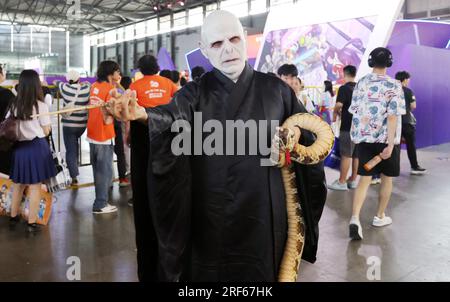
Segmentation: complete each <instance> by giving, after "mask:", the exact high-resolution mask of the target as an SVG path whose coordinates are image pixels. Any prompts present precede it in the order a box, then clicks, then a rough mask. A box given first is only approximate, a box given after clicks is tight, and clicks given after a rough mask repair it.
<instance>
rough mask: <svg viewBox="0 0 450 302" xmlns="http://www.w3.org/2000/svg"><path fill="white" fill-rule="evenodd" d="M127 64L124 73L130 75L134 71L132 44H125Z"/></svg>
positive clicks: (131, 42)
mask: <svg viewBox="0 0 450 302" xmlns="http://www.w3.org/2000/svg"><path fill="white" fill-rule="evenodd" d="M125 60H126V64H127V70H126V73H131V71H132V70H133V69H134V42H133V41H129V42H127V56H126V58H125Z"/></svg>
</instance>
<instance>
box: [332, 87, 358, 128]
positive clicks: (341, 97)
mask: <svg viewBox="0 0 450 302" xmlns="http://www.w3.org/2000/svg"><path fill="white" fill-rule="evenodd" d="M355 86H356V83H355V82H348V83H346V84H344V85H342V86H341V87H340V88H339V91H338V95H337V97H336V102H339V103H342V105H343V106H342V115H341V131H350V128H351V126H352V117H353V115H352V114H351V113H350V112H348V108H350V105H351V104H352V95H353V89H355Z"/></svg>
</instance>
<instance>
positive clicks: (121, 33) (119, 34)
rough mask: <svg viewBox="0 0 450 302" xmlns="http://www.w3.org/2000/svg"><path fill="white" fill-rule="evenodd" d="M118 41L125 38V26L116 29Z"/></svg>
mask: <svg viewBox="0 0 450 302" xmlns="http://www.w3.org/2000/svg"><path fill="white" fill-rule="evenodd" d="M116 39H117V42H122V41H123V40H124V39H125V28H123V27H119V28H118V29H116Z"/></svg>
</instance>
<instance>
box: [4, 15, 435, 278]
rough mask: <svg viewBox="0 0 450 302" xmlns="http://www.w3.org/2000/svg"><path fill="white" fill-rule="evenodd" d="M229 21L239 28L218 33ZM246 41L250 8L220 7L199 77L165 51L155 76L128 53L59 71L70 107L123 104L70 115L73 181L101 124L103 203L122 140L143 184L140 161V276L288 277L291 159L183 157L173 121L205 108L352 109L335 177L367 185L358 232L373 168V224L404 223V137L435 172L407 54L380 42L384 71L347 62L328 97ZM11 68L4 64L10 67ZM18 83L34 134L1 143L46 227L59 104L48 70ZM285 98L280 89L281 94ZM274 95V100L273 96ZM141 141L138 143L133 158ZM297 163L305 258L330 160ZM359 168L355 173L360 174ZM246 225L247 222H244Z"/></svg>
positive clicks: (215, 112) (93, 154)
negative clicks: (88, 75)
mask: <svg viewBox="0 0 450 302" xmlns="http://www.w3.org/2000/svg"><path fill="white" fill-rule="evenodd" d="M219 25H221V26H222V27H225V28H228V29H229V30H228V31H224V32H217V31H216V29H217V28H221V27H220V26H219ZM230 37H231V38H230ZM243 40H244V33H243V29H242V26H241V24H240V22H239V21H238V19H236V18H235V17H234V16H232V15H230V14H229V13H226V12H221V11H219V12H217V13H212V14H211V15H210V17H208V18H206V19H205V23H204V26H203V28H202V44H201V45H202V46H201V49H202V52H203V53H204V54H205V56H206V57H208V59H209V60H210V62H211V63H212V64H213V66H214V67H215V69H214V70H213V71H211V72H207V73H205V70H203V68H201V67H196V68H194V69H193V70H192V81H191V82H189V83H188V82H187V80H186V79H185V78H184V77H181V76H180V73H179V72H177V71H169V70H161V71H160V70H159V66H158V62H157V60H156V58H155V57H153V56H151V55H144V56H143V57H141V58H140V59H139V60H138V63H137V65H138V66H137V67H138V68H139V71H140V72H141V74H142V77H140V79H137V80H136V79H135V80H133V79H131V78H129V77H126V76H122V75H121V70H120V66H119V65H118V64H117V63H116V62H114V61H103V62H101V63H100V65H99V66H98V69H97V79H96V82H95V83H93V84H92V85H91V84H89V83H80V75H79V74H78V73H76V72H75V71H70V72H69V73H68V74H67V81H68V82H67V83H62V82H57V83H55V84H56V85H57V87H58V89H59V91H60V93H61V96H62V98H63V106H64V108H75V107H79V106H86V105H88V104H89V105H102V104H105V103H106V104H107V103H109V102H111V103H110V104H112V105H111V106H101V107H98V108H95V109H90V110H83V111H76V112H72V113H70V114H64V115H63V116H62V125H63V137H64V144H65V147H66V159H67V164H68V168H69V171H70V177H71V179H72V184H73V185H74V186H76V185H77V184H78V175H79V171H78V157H79V154H78V150H79V148H78V142H79V138H80V137H81V136H82V135H83V133H84V131H85V130H86V129H87V140H88V142H89V147H90V160H91V164H92V171H93V176H94V189H95V200H94V201H93V206H92V211H93V213H94V214H110V213H113V212H116V211H117V207H116V206H114V205H112V204H110V203H109V200H110V199H109V187H110V185H111V181H112V178H113V154H114V152H115V153H116V155H117V165H118V172H119V179H120V185H121V186H127V185H129V184H130V180H129V179H128V178H127V177H128V173H129V172H130V173H131V188H132V192H133V201H132V205H133V209H134V219H135V227H136V245H137V248H138V255H137V258H138V270H139V271H138V275H139V278H140V280H143V281H144V280H164V281H179V280H210V281H211V280H248V281H250V280H251V281H257V280H261V281H262V280H265V281H268V280H275V279H276V275H277V274H276V273H277V269H278V267H279V262H280V260H281V258H280V257H281V255H282V251H283V242H284V241H285V240H286V234H285V233H284V232H283V230H284V229H285V228H286V217H285V214H284V213H283V206H282V205H283V204H284V201H282V200H283V198H284V197H283V196H284V194H283V186H282V184H281V177H280V172H279V170H276V169H274V168H271V167H261V166H260V165H259V164H256V162H255V161H254V159H253V158H252V157H250V156H248V157H243V158H242V159H240V160H235V159H234V158H233V159H230V160H228V159H227V160H223V158H222V157H220V156H210V157H208V156H205V155H202V156H200V157H188V156H179V157H174V156H171V154H170V140H171V139H172V137H173V134H171V132H170V126H171V124H172V122H174V121H176V120H179V119H184V120H191V119H192V115H193V114H192V113H193V112H194V111H195V112H196V111H200V112H202V113H203V114H204V118H205V119H212V118H215V119H225V118H229V117H231V118H233V119H234V118H235V119H243V120H249V119H261V118H263V117H264V116H266V117H267V114H279V116H275V115H272V116H271V118H272V119H277V120H279V121H281V122H282V121H283V120H285V119H286V118H287V117H288V116H290V115H292V114H295V113H298V112H311V113H314V114H318V115H319V116H321V117H322V118H323V119H324V120H326V121H327V122H329V123H331V122H336V121H337V120H340V131H339V143H340V156H341V163H340V176H339V179H337V180H336V181H334V182H332V183H331V184H330V185H329V186H328V188H329V189H332V190H348V189H355V194H354V197H353V212H352V215H351V219H350V223H349V236H350V238H351V239H353V240H361V239H363V234H362V227H361V223H360V220H359V213H360V211H361V208H362V206H363V203H364V199H365V197H366V194H367V190H368V187H369V185H370V183H371V181H372V177H373V176H376V175H380V176H381V186H380V198H379V208H378V211H377V213H376V215H375V216H374V219H373V221H372V225H373V226H376V227H381V226H386V225H389V224H391V223H392V219H391V218H390V217H389V216H387V215H386V214H385V210H386V208H387V205H388V203H389V199H390V196H391V192H392V186H393V182H392V179H393V178H394V177H397V176H399V172H400V143H401V137H402V136H403V137H404V139H405V142H406V144H407V151H408V152H407V153H408V158H409V160H410V163H411V169H412V170H411V173H412V174H420V173H424V172H425V171H426V170H425V169H423V168H422V167H421V166H420V165H419V164H418V161H417V155H416V148H415V123H416V121H415V118H414V115H413V114H412V111H413V110H415V108H416V100H415V97H414V94H413V92H412V91H411V89H409V88H408V83H409V79H410V75H409V74H408V73H407V72H406V71H401V72H398V73H397V75H396V77H395V79H392V78H390V77H389V76H388V75H387V74H386V72H387V69H388V68H389V67H391V65H392V60H393V59H392V54H391V53H390V51H389V50H388V49H386V48H377V49H375V50H374V51H373V52H372V53H371V55H370V59H369V66H370V67H372V68H373V72H372V73H370V74H368V75H364V76H363V77H361V79H360V80H359V81H358V82H357V83H356V81H355V78H356V74H357V70H356V67H355V66H351V65H349V66H346V67H345V68H344V78H345V83H344V85H342V86H341V87H340V88H339V90H338V92H337V95H336V97H335V90H334V88H333V85H332V83H331V82H330V81H325V83H324V89H323V94H322V95H321V99H320V101H319V103H317V104H314V102H313V101H312V100H311V99H310V98H309V97H308V94H307V93H306V91H305V87H304V85H303V82H302V80H301V79H300V78H299V76H298V70H297V68H296V66H295V65H292V64H285V65H282V66H281V67H280V68H279V69H278V75H274V74H270V75H267V74H263V73H259V72H256V71H254V70H253V69H252V68H251V67H250V66H249V65H248V63H247V62H246V58H245V55H244V54H245V53H246V52H245V43H243ZM222 49H225V51H222ZM0 77H4V75H3V72H2V70H1V69H0ZM280 79H281V80H280ZM0 82H2V78H0ZM286 84H287V85H286ZM16 90H17V96H14V95H13V94H12V93H11V92H9V90H5V89H1V88H0V100H1V102H0V109H1V112H0V118H1V119H2V120H3V119H5V118H6V117H8V116H9V115H13V116H14V117H16V118H17V119H18V120H19V121H20V122H19V125H20V127H19V133H20V135H19V137H20V138H19V142H18V143H17V144H16V145H15V146H14V148H13V150H12V151H10V152H11V153H12V154H10V155H9V156H10V158H12V160H11V161H10V167H8V166H7V164H9V162H5V163H3V160H4V157H3V156H2V155H1V154H0V160H2V164H1V165H0V166H1V168H2V170H1V171H2V172H4V173H5V174H9V175H10V178H11V180H12V181H13V183H14V195H13V203H12V211H11V218H10V223H11V225H15V224H17V222H18V220H19V218H18V217H19V215H18V214H19V213H18V210H19V203H20V200H21V194H23V191H24V189H25V187H27V186H28V187H29V189H30V192H31V206H30V215H29V220H28V230H29V231H30V232H37V231H38V230H39V226H38V225H37V224H36V211H37V203H38V201H39V199H40V198H39V194H40V193H39V192H40V187H41V184H42V183H43V182H44V181H45V180H47V179H48V178H50V177H52V176H54V175H55V173H56V171H55V166H54V161H53V159H52V155H51V152H50V149H49V145H48V142H47V141H46V140H45V137H46V136H48V135H49V133H50V130H51V120H50V118H49V117H48V116H46V115H41V116H39V117H37V118H36V117H35V118H32V117H31V116H32V115H33V114H36V113H46V112H48V111H49V106H48V105H47V104H46V103H45V99H44V92H43V89H42V86H41V83H40V80H39V75H38V74H37V73H36V72H35V71H32V70H24V71H23V72H22V73H21V75H20V79H19V84H18V86H17V89H16ZM274 99H276V100H277V102H271V101H272V100H274ZM334 99H336V100H335V101H334ZM124 102H125V103H124ZM261 104H263V107H264V106H273V107H264V108H261ZM269 104H270V105H269ZM239 106H241V107H239ZM239 108H240V109H239ZM286 108H289V109H286ZM330 108H332V111H331V110H330ZM268 109H270V110H268ZM269 112H270V113H269ZM274 112H275V113H274ZM265 114H266V115H265ZM292 131H293V132H294V133H295V134H296V135H298V137H299V138H300V142H303V143H304V144H307V143H311V142H313V141H314V136H313V135H312V134H311V133H310V132H308V131H305V130H302V129H292ZM127 148H130V149H129V152H130V153H131V162H130V164H129V167H127V159H126V155H125V154H126V153H127V151H126V149H127ZM168 148H169V149H168ZM168 150H169V151H168ZM377 155H379V156H381V158H382V159H383V160H382V161H381V163H380V164H378V165H377V166H375V167H374V168H373V169H371V170H370V171H367V170H366V169H364V167H363V166H364V164H366V163H367V162H369V161H370V160H371V159H372V158H373V157H375V156H377ZM5 158H6V157H5ZM295 168H296V169H297V172H298V175H302V176H304V177H302V179H301V180H299V184H300V182H301V185H299V194H300V195H301V196H302V200H303V204H302V211H303V213H304V216H305V223H306V226H307V230H308V233H307V236H306V242H305V247H304V252H303V258H304V259H306V260H308V261H310V262H314V261H315V257H316V251H317V240H318V221H319V219H320V216H321V213H322V210H323V206H324V203H325V200H326V195H327V191H326V187H325V174H324V167H323V164H317V165H313V166H307V165H299V164H295ZM349 170H351V175H350V177H349V178H347V177H348V172H349ZM358 176H359V181H358V180H357V179H358ZM194 200H195V202H193V201H194ZM284 210H285V209H284ZM227 219H228V220H227ZM269 222H270V223H269ZM244 229H245V230H246V232H242V231H243V230H244ZM267 234H273V236H267ZM274 255H275V256H274ZM186 259H188V260H186ZM186 266H189V268H186Z"/></svg>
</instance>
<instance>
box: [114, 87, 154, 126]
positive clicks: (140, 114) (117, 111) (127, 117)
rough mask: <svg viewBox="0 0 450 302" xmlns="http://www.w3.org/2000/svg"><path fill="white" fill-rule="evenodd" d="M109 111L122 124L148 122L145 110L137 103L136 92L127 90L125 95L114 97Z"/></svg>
mask: <svg viewBox="0 0 450 302" xmlns="http://www.w3.org/2000/svg"><path fill="white" fill-rule="evenodd" d="M109 103H110V106H108V111H109V112H110V114H111V115H112V116H114V118H116V119H117V120H119V121H122V122H128V121H136V120H142V121H145V120H147V113H146V112H145V108H144V107H142V106H139V104H138V103H137V98H136V92H135V91H130V90H127V91H126V92H125V93H124V94H123V95H113V96H112V98H111V100H110V101H109Z"/></svg>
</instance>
